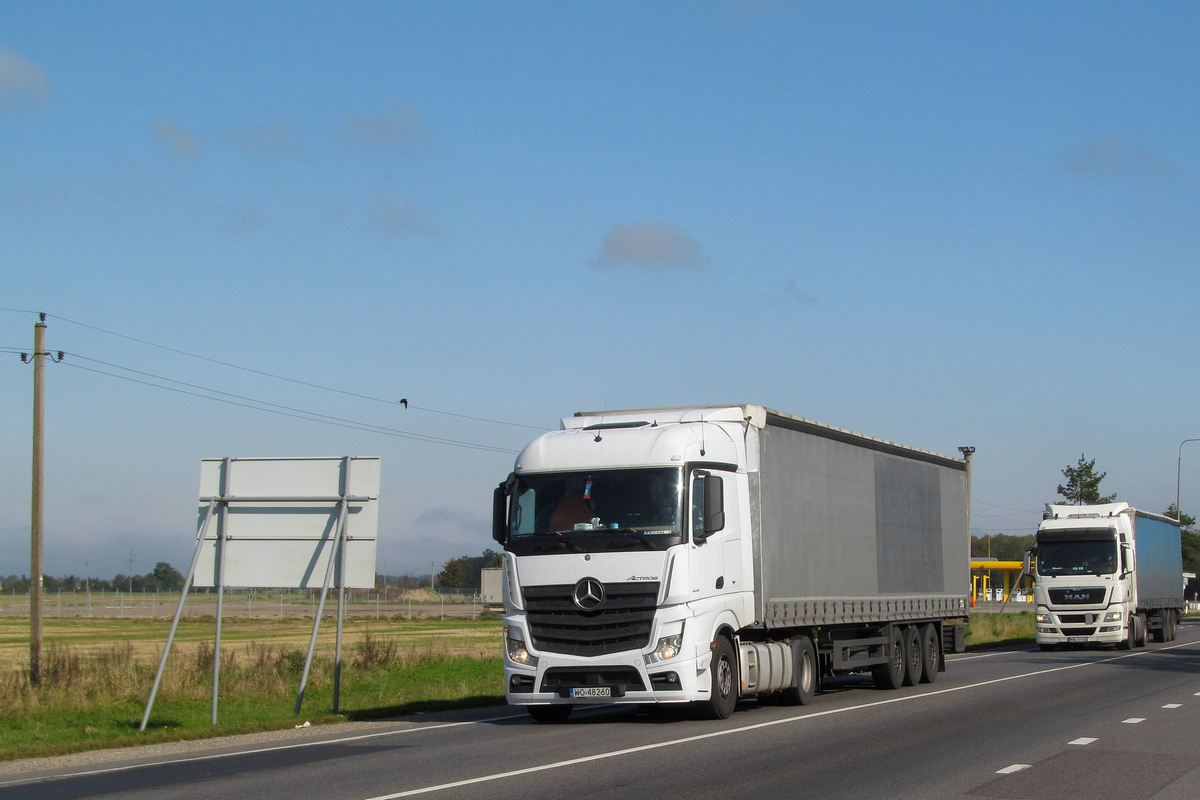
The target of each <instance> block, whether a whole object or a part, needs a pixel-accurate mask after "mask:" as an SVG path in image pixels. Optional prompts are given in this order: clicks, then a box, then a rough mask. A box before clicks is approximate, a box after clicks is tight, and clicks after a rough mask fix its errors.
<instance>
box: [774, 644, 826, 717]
mask: <svg viewBox="0 0 1200 800" xmlns="http://www.w3.org/2000/svg"><path fill="white" fill-rule="evenodd" d="M793 652H794V653H795V654H796V663H795V665H794V666H795V670H796V685H795V686H792V687H790V688H787V689H783V690H781V691H780V692H779V701H780V702H781V703H783V704H784V705H785V706H806V705H808V704H809V703H811V702H812V699H813V695H814V694H816V692H817V651H816V649H815V648H814V647H813V643H812V639H809V638H808V637H807V636H801V637H799V638H797V639H796V640H795V643H794V645H793Z"/></svg>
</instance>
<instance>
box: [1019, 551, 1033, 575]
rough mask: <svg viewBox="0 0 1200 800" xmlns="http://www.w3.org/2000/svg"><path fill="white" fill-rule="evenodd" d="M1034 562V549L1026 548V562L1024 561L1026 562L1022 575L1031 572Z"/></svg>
mask: <svg viewBox="0 0 1200 800" xmlns="http://www.w3.org/2000/svg"><path fill="white" fill-rule="evenodd" d="M1032 562H1033V551H1032V550H1026V551H1025V562H1024V564H1023V565H1022V566H1021V574H1022V575H1028V574H1029V572H1030V568H1031V567H1032V566H1033V563H1032Z"/></svg>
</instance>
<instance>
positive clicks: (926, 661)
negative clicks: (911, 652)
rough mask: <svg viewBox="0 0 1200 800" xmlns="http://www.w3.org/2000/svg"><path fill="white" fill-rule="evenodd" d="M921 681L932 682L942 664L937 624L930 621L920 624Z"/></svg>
mask: <svg viewBox="0 0 1200 800" xmlns="http://www.w3.org/2000/svg"><path fill="white" fill-rule="evenodd" d="M919 638H920V640H921V664H922V667H923V669H922V670H921V683H933V682H934V681H936V680H937V675H938V669H939V668H940V667H941V666H942V640H941V637H939V636H938V633H937V626H936V625H934V624H933V623H932V622H929V623H926V624H925V625H922V626H921V633H920V635H919Z"/></svg>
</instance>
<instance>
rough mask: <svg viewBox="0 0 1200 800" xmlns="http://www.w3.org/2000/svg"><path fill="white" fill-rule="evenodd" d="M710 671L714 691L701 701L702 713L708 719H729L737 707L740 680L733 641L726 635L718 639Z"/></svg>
mask: <svg viewBox="0 0 1200 800" xmlns="http://www.w3.org/2000/svg"><path fill="white" fill-rule="evenodd" d="M708 673H709V675H710V676H711V680H712V690H711V692H712V693H711V695H710V696H709V698H708V700H704V701H702V702H701V703H700V710H701V713H702V714H703V716H704V717H705V718H706V719H728V718H729V715H730V714H732V713H733V710H734V709H735V708H736V707H737V700H738V684H739V682H740V681H739V678H738V668H737V656H736V655H735V653H734V652H733V643H732V642H730V641H729V640H728V639H727V638H725V637H724V636H722V637H721V638H719V639H717V646H716V649H714V650H713V653H712V662H711V663H710V664H709V667H708Z"/></svg>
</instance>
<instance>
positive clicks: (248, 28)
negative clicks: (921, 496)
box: [0, 0, 1200, 576]
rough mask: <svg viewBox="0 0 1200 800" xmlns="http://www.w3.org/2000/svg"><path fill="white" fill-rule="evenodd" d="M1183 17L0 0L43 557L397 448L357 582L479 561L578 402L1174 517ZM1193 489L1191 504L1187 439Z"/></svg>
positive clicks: (1, 79) (131, 536)
mask: <svg viewBox="0 0 1200 800" xmlns="http://www.w3.org/2000/svg"><path fill="white" fill-rule="evenodd" d="M1198 36H1200V8H1197V7H1196V6H1195V5H1193V4H1184V3H1157V4H1154V5H1151V6H1145V5H1139V6H1129V5H1124V4H1109V3H1086V4H1085V3H1058V4H1044V3H1038V4H1035V3H1005V4H999V3H972V4H962V3H903V4H900V3H875V4H866V3H823V4H807V3H782V2H779V3H776V2H716V1H715V0H714V1H713V2H695V3H658V4H643V3H610V2H605V3H575V4H565V5H564V4H558V3H544V4H535V3H524V4H483V3H478V4H476V3H427V4H418V3H393V4H375V3H338V4H322V3H311V4H301V3H289V4H284V3H244V2H239V3H200V4H197V3H191V4H183V3H179V4H162V3H148V2H147V3H140V2H124V3H106V4H78V3H55V2H45V3H37V4H29V3H3V4H0V269H2V271H3V272H2V274H3V282H2V284H0V286H2V287H3V289H2V292H0V307H3V308H6V309H16V311H0V348H8V349H13V348H15V349H18V350H19V349H28V348H29V347H30V346H31V344H32V327H33V322H34V317H33V316H32V315H31V314H29V313H23V312H26V311H44V312H47V313H49V314H51V315H52V316H51V317H50V320H49V328H48V336H47V342H48V344H49V346H50V348H51V349H53V350H60V349H61V350H64V351H66V352H67V353H68V356H67V359H66V361H65V362H64V363H63V364H55V365H49V366H48V368H47V386H48V397H47V418H48V423H47V438H46V442H47V466H46V480H47V495H46V503H47V513H46V568H47V572H49V573H51V574H53V575H61V574H66V573H76V574H80V573H82V572H83V570H84V568H85V566H84V565H85V563H87V564H90V565H91V566H90V567H88V569H90V570H91V571H92V574H101V575H105V576H108V575H111V574H114V573H116V572H118V571H122V572H123V571H125V569H126V560H127V558H128V555H129V551H130V550H133V551H134V557H135V558H137V562H136V563H135V565H134V569H135V571H137V572H139V573H141V572H147V571H149V570H150V569H151V568H152V567H153V565H154V563H155V562H156V561H160V560H167V561H171V562H173V563H175V564H177V565H179V564H181V563H185V562H186V560H187V557H188V555H189V552H190V547H191V541H192V538H193V536H194V527H193V526H194V520H195V510H194V503H195V496H196V492H197V485H198V476H199V460H200V459H201V458H204V457H219V456H226V455H229V456H299V455H343V454H354V455H378V456H380V457H382V459H383V488H382V498H381V527H380V555H379V560H380V567H381V568H386V569H387V571H388V572H390V573H397V574H398V573H403V572H411V573H417V572H427V571H428V569H429V566H428V565H429V563H430V562H431V561H436V562H437V563H438V564H439V565H440V563H441V562H442V561H444V560H445V559H446V558H449V557H453V556H457V555H463V554H475V553H478V552H480V551H482V549H483V548H484V547H487V546H488V545H489V544H491V540H490V539H489V538H488V528H489V522H488V519H487V517H488V514H489V513H490V512H489V508H490V505H489V504H490V493H491V488H492V487H493V486H494V485H495V484H496V482H497V481H499V480H501V479H503V477H504V476H505V475H506V474H507V473H508V471H509V469H510V468H511V463H512V454H511V453H509V452H503V451H508V450H511V451H515V450H518V449H519V448H520V447H521V446H522V445H523V444H524V443H525V442H526V441H527V440H528V439H529V438H531V437H532V436H533V435H535V434H536V430H534V428H539V427H541V428H546V429H549V428H554V427H556V426H557V420H558V419H559V418H560V417H562V416H566V415H569V414H570V413H572V412H574V411H577V410H591V409H599V408H605V407H607V408H629V407H645V406H654V405H676V404H709V403H726V402H729V403H736V402H752V403H761V404H764V405H768V406H770V407H773V408H777V409H779V410H782V411H786V412H789V413H793V414H799V415H802V416H806V417H811V418H814V419H818V420H821V421H823V422H828V423H832V424H835V425H840V426H842V427H847V428H851V429H855V430H859V431H862V432H864V433H869V434H872V435H876V436H882V437H884V438H888V439H892V440H895V441H900V442H903V443H905V444H912V445H916V446H919V447H924V448H928V449H932V450H937V451H940V452H946V453H951V454H954V453H956V449H955V448H956V447H957V446H958V445H962V444H972V445H974V446H976V447H977V448H978V452H977V456H976V481H975V497H976V509H975V510H976V517H975V527H976V533H978V534H983V533H994V532H1006V533H1017V532H1024V531H1028V530H1030V529H1031V528H1032V526H1033V525H1035V524H1036V521H1037V519H1038V516H1039V515H1038V513H1037V512H1038V511H1039V509H1040V508H1041V504H1042V503H1044V502H1046V501H1049V500H1053V499H1054V489H1055V486H1056V485H1057V484H1058V483H1059V482H1060V481H1061V479H1062V476H1061V473H1060V470H1061V469H1062V468H1063V467H1064V466H1066V465H1067V464H1070V463H1073V462H1074V461H1075V460H1076V459H1077V458H1078V456H1079V454H1080V453H1086V454H1087V455H1088V457H1089V458H1090V457H1095V458H1096V459H1097V466H1098V467H1099V468H1100V469H1102V470H1105V471H1107V472H1108V478H1107V479H1106V481H1105V484H1104V488H1105V489H1106V490H1107V491H1115V492H1117V493H1118V494H1119V498H1120V499H1123V500H1128V501H1129V502H1131V503H1132V504H1134V505H1136V506H1138V507H1143V508H1147V509H1150V510H1155V511H1162V510H1164V509H1165V508H1166V506H1167V505H1168V504H1169V503H1171V502H1173V501H1174V495H1175V470H1173V469H1171V468H1172V467H1174V466H1176V463H1175V461H1176V458H1175V457H1176V454H1177V448H1178V446H1179V442H1180V441H1181V440H1183V439H1185V438H1191V437H1194V436H1200V414H1198V413H1197V410H1196V403H1195V398H1196V396H1197V390H1198V389H1200V385H1198V384H1200V380H1198V378H1197V366H1198V364H1197V354H1198V352H1200V350H1198V348H1197V344H1198V342H1197V338H1198V337H1197V333H1196V326H1195V324H1194V309H1195V308H1196V305H1197V299H1198V294H1200V292H1198V290H1197V281H1196V276H1197V262H1198V255H1197V254H1198V253H1200V249H1198V247H1197V244H1198V239H1200V202H1198V201H1200V195H1198V192H1197V178H1198V174H1200V173H1198V169H1200V165H1198V162H1197V153H1198V152H1200V147H1198V145H1200V74H1198V73H1200V55H1198V53H1200V51H1198V50H1197V48H1196V47H1195V42H1196V40H1197V38H1198ZM76 323H83V325H80V324H76ZM85 326H92V327H85ZM96 328H99V329H103V330H104V331H111V332H114V333H118V334H122V335H123V336H125V337H132V338H133V339H141V340H145V341H147V342H152V343H154V344H157V345H162V346H163V347H167V348H173V349H174V350H179V351H185V352H187V353H193V354H198V355H203V356H206V357H208V358H211V359H216V360H218V361H224V362H228V363H232V364H236V365H240V366H243V367H247V368H250V369H252V370H258V371H259V372H266V373H271V374H274V375H280V376H285V377H288V378H292V379H295V380H298V381H303V382H305V383H309V384H318V385H321V386H327V387H334V388H338V389H341V390H343V391H346V392H350V393H352V394H354V395H363V396H366V397H370V398H377V399H376V400H370V399H366V397H353V396H349V395H344V394H336V393H334V392H330V391H326V390H323V389H317V388H313V387H309V386H303V385H300V384H297V383H290V382H286V381H281V380H278V379H274V378H269V377H267V376H264V375H261V374H257V373H253V372H247V371H245V370H238V369H233V368H230V367H225V366H221V365H219V364H216V363H213V362H211V361H203V360H199V359H196V358H191V357H188V356H186V355H182V354H180V353H176V352H172V351H171V350H166V349H162V347H152V346H149V345H145V344H141V343H138V342H135V341H132V340H131V339H128V338H121V337H118V336H113V335H111V334H109V333H104V332H102V331H100V330H96ZM88 359H91V360H90V361H89V360H88ZM97 362H104V364H100V363H97ZM0 364H3V365H4V366H3V368H2V369H0V409H3V413H2V414H0V444H2V446H3V452H4V453H5V455H6V457H5V458H4V459H3V461H2V463H0V573H4V574H8V573H13V572H15V573H18V574H20V573H27V572H28V569H29V558H28V530H29V522H28V519H29V458H28V456H29V452H30V449H29V441H30V425H29V419H30V414H31V411H30V409H31V399H30V394H31V392H30V386H31V375H30V369H29V367H28V366H26V365H23V364H21V362H20V360H19V359H18V357H17V356H16V355H15V354H12V353H5V352H0ZM107 365H115V366H107ZM81 367H88V368H91V369H99V370H102V371H105V372H110V373H118V374H121V375H124V376H126V377H127V378H130V377H132V378H137V379H138V380H145V381H149V382H152V383H162V381H161V380H160V379H159V378H150V377H147V376H146V375H140V376H139V375H137V374H136V373H132V372H129V371H128V370H131V369H132V370H140V371H141V372H143V373H149V374H150V375H154V376H161V377H163V378H170V379H173V380H176V381H183V382H186V383H190V384H194V385H196V386H202V387H206V388H207V389H215V390H218V391H221V392H226V393H229V394H232V395H238V396H241V397H248V398H253V399H255V400H261V401H266V402H269V403H274V404H277V405H281V406H287V407H290V408H298V409H303V410H305V411H311V412H315V413H319V414H324V415H328V416H332V417H337V418H341V419H348V420H355V421H361V422H366V423H369V424H371V425H378V426H386V427H389V428H392V429H396V430H401V431H405V432H409V433H414V434H418V435H421V436H425V437H440V438H444V439H453V440H456V441H460V442H466V443H470V444H475V445H483V446H485V447H488V448H493V449H474V448H464V447H457V446H449V445H446V444H438V443H432V442H429V441H417V440H414V439H411V438H403V437H398V436H387V435H381V434H379V433H370V432H364V431H361V430H351V429H347V428H343V427H333V426H328V425H322V424H317V423H315V422H312V421H304V420H298V419H295V418H292V417H285V416H280V415H278V414H270V413H266V412H264V411H261V410H253V409H249V408H245V407H241V406H234V405H229V404H222V403H218V402H214V401H211V400H205V399H200V398H197V397H193V396H189V395H183V394H178V393H172V392H168V391H165V390H162V389H158V388H153V387H150V386H146V385H144V384H138V383H134V382H131V381H129V380H121V379H117V378H113V377H109V376H106V375H100V374H97V373H95V372H88V371H86V370H84V369H81ZM121 368H125V369H121ZM175 386H176V388H183V387H180V386H179V385H178V384H175ZM189 391H191V390H189ZM401 397H404V398H407V399H408V400H409V401H410V407H409V408H408V409H404V408H402V407H400V406H397V405H395V404H394V403H388V402H386V401H387V400H398V399H399V398H401ZM225 399H233V398H230V397H228V396H226V397H225ZM381 401H382V402H381ZM238 402H242V401H238ZM276 410H279V409H276ZM436 412H450V413H452V414H459V415H466V416H469V417H479V418H485V419H488V420H495V421H497V422H485V421H479V420H470V419H463V418H462V417H456V416H449V415H447V414H446V413H436ZM501 422H503V423H518V424H519V425H527V426H533V427H532V428H525V427H518V426H516V425H512V424H499V423H501ZM1188 448H1195V449H1194V450H1189V449H1188ZM1183 478H1184V482H1183V496H1184V503H1183V505H1184V509H1185V510H1191V511H1192V512H1193V513H1194V512H1195V510H1196V508H1197V507H1198V506H1200V444H1194V445H1189V446H1188V447H1185V449H1184V459H1183ZM1188 497H1192V498H1193V501H1192V502H1189V500H1188Z"/></svg>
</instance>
